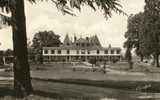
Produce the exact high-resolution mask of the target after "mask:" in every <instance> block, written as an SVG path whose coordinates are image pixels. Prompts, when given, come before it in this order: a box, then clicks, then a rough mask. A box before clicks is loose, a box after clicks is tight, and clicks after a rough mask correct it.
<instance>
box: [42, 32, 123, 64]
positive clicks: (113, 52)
mask: <svg viewBox="0 0 160 100" xmlns="http://www.w3.org/2000/svg"><path fill="white" fill-rule="evenodd" d="M91 59H95V60H96V61H100V62H101V61H120V60H121V48H119V47H111V45H110V46H109V47H107V48H105V47H102V45H101V43H100V41H99V39H98V37H97V35H95V36H92V37H86V38H79V39H78V38H77V37H74V40H73V41H72V40H71V39H70V38H69V36H68V35H66V37H65V39H64V42H63V44H62V45H61V46H60V47H43V61H44V62H89V61H90V60H91Z"/></svg>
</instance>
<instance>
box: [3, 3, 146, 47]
mask: <svg viewBox="0 0 160 100" xmlns="http://www.w3.org/2000/svg"><path fill="white" fill-rule="evenodd" d="M25 1H26V0H25ZM121 4H122V6H123V10H124V11H125V12H126V13H127V14H128V15H129V14H136V13H138V12H140V11H143V8H144V0H121ZM25 7H26V21H27V22H26V23H27V36H28V38H29V39H30V40H32V38H33V36H34V34H35V33H36V32H38V31H43V30H53V31H54V32H55V33H57V34H59V35H60V36H61V40H63V39H64V36H65V35H66V34H67V33H68V34H69V35H70V36H73V35H74V34H75V35H77V36H78V37H80V36H82V37H85V36H92V35H95V34H97V36H98V37H99V39H100V41H101V43H102V45H103V46H104V47H107V46H108V44H111V45H112V46H113V47H123V42H124V41H125V39H124V33H125V32H126V30H127V17H126V16H124V15H119V14H113V15H112V18H110V19H108V20H106V19H105V18H104V16H103V13H101V12H100V11H96V12H95V11H93V10H92V9H90V8H88V7H83V9H82V11H81V12H80V13H77V16H76V17H73V16H69V15H62V13H61V12H59V11H58V10H57V9H56V8H55V5H54V4H52V3H46V2H42V3H38V4H33V5H32V4H30V3H28V2H26V3H25ZM11 33H12V32H11V29H10V28H9V27H6V28H3V29H1V30H0V43H1V45H0V49H8V48H12V34H11Z"/></svg>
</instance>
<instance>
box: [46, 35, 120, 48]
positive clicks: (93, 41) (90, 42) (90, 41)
mask: <svg viewBox="0 0 160 100" xmlns="http://www.w3.org/2000/svg"><path fill="white" fill-rule="evenodd" d="M74 39H75V40H74V41H71V39H70V38H69V36H68V34H67V35H66V37H65V39H64V43H63V45H61V46H60V47H44V48H43V49H51V50H54V49H55V50H67V49H69V50H81V49H85V50H107V49H110V50H112V49H113V50H115V49H116V50H121V48H119V47H111V45H110V46H109V47H102V46H101V43H100V41H99V39H98V36H97V35H94V36H91V37H85V38H82V37H80V38H79V39H77V37H76V36H74ZM77 44H78V45H77Z"/></svg>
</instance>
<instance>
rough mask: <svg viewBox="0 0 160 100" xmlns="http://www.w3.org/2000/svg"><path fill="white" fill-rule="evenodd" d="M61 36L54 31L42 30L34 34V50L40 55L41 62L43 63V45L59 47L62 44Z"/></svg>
mask: <svg viewBox="0 0 160 100" xmlns="http://www.w3.org/2000/svg"><path fill="white" fill-rule="evenodd" d="M59 38H60V36H59V35H57V34H55V33H54V32H53V31H42V32H38V33H36V34H35V35H34V37H33V40H32V47H33V49H34V52H36V54H38V55H39V57H38V58H40V59H39V61H40V63H43V56H42V53H43V52H42V51H43V47H59V46H60V44H61V41H60V39H59Z"/></svg>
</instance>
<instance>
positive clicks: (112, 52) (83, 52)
mask: <svg viewBox="0 0 160 100" xmlns="http://www.w3.org/2000/svg"><path fill="white" fill-rule="evenodd" d="M57 53H58V54H61V50H58V51H57ZM76 53H77V54H79V50H77V52H76ZM87 53H88V54H90V51H88V52H87ZM99 53H100V51H99V50H97V54H99ZM104 53H105V54H108V50H105V52H104ZM44 54H48V50H44ZM51 54H55V50H51ZM67 54H70V50H67ZM81 54H86V52H85V50H82V51H81ZM111 54H114V50H111ZM116 54H120V50H116Z"/></svg>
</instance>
